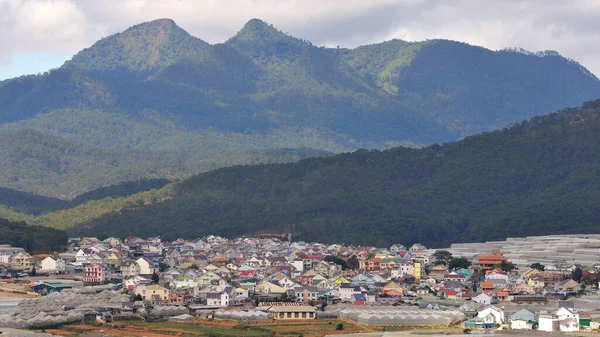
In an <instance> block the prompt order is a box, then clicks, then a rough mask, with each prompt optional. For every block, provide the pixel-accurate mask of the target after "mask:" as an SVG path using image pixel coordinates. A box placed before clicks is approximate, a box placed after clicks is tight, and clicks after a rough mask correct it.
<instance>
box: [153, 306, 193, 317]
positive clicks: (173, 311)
mask: <svg viewBox="0 0 600 337" xmlns="http://www.w3.org/2000/svg"><path fill="white" fill-rule="evenodd" d="M187 313H189V310H188V308H186V307H184V306H178V305H160V306H155V307H154V308H152V310H151V311H150V317H153V318H164V317H171V316H178V315H183V314H187Z"/></svg>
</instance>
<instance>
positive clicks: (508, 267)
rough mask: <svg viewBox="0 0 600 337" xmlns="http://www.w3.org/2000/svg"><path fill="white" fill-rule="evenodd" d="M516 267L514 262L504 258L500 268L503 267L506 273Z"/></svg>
mask: <svg viewBox="0 0 600 337" xmlns="http://www.w3.org/2000/svg"><path fill="white" fill-rule="evenodd" d="M515 268H517V267H516V266H515V265H514V264H512V262H508V261H506V260H504V261H502V262H501V263H500V269H502V271H503V272H505V273H508V272H510V271H511V270H514V269H515Z"/></svg>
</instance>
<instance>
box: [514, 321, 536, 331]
mask: <svg viewBox="0 0 600 337" xmlns="http://www.w3.org/2000/svg"><path fill="white" fill-rule="evenodd" d="M510 328H511V329H513V330H532V329H533V321H526V320H524V319H513V320H511V321H510Z"/></svg>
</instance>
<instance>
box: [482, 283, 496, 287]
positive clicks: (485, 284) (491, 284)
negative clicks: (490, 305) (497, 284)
mask: <svg viewBox="0 0 600 337" xmlns="http://www.w3.org/2000/svg"><path fill="white" fill-rule="evenodd" d="M481 287H482V288H493V287H494V283H493V282H481Z"/></svg>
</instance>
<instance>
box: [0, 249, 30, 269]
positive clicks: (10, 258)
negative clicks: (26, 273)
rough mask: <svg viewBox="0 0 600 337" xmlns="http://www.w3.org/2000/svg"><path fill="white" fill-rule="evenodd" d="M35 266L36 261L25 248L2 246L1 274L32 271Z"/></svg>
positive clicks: (0, 250) (0, 251) (0, 255)
mask: <svg viewBox="0 0 600 337" xmlns="http://www.w3.org/2000/svg"><path fill="white" fill-rule="evenodd" d="M34 265H35V259H34V258H33V257H32V256H31V255H29V253H27V252H26V251H25V250H24V249H23V248H19V247H12V246H10V245H0V274H6V273H7V272H8V271H9V270H18V271H22V270H30V269H31V268H32V267H33V266H34Z"/></svg>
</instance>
